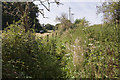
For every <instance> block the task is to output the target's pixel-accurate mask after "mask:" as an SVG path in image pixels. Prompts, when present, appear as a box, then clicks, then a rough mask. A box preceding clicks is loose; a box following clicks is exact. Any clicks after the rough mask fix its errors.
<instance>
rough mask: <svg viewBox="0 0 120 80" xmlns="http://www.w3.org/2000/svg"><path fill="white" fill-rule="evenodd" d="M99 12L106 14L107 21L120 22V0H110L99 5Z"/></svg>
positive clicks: (105, 19)
mask: <svg viewBox="0 0 120 80" xmlns="http://www.w3.org/2000/svg"><path fill="white" fill-rule="evenodd" d="M97 9H98V10H97V13H98V14H100V13H103V14H104V21H105V22H109V23H110V22H117V23H119V22H120V1H119V0H116V1H114V0H108V1H106V2H103V3H102V4H101V5H100V6H97Z"/></svg>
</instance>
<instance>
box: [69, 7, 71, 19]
mask: <svg viewBox="0 0 120 80" xmlns="http://www.w3.org/2000/svg"><path fill="white" fill-rule="evenodd" d="M69 20H70V21H71V7H69Z"/></svg>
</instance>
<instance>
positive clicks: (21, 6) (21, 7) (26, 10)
mask: <svg viewBox="0 0 120 80" xmlns="http://www.w3.org/2000/svg"><path fill="white" fill-rule="evenodd" d="M33 1H36V0H33ZM38 1H39V2H40V4H39V5H42V6H43V7H44V8H45V9H47V10H48V11H50V4H51V3H56V4H57V5H60V2H59V1H57V0H54V2H50V0H45V1H42V0H38ZM44 2H47V4H48V7H47V6H46V5H45V4H44ZM5 4H7V6H9V7H6V6H4V7H5V9H8V10H5V11H6V13H9V14H10V15H12V16H16V15H17V17H18V18H19V19H20V20H21V21H22V23H23V26H24V28H25V31H26V32H27V31H28V30H29V29H30V25H31V24H30V17H29V15H30V14H31V12H30V11H31V10H35V9H36V10H37V12H40V13H41V14H42V15H43V17H45V16H44V9H37V8H38V7H37V6H35V5H34V4H33V2H31V4H32V5H31V4H30V2H24V3H20V2H13V3H11V4H10V3H7V2H5ZM33 5H34V6H33ZM11 6H14V8H13V7H11ZM35 15H36V14H35ZM32 20H33V19H32Z"/></svg>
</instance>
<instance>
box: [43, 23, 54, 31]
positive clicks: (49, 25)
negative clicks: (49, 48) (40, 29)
mask: <svg viewBox="0 0 120 80" xmlns="http://www.w3.org/2000/svg"><path fill="white" fill-rule="evenodd" d="M45 29H47V30H55V26H53V25H51V24H46V25H45Z"/></svg>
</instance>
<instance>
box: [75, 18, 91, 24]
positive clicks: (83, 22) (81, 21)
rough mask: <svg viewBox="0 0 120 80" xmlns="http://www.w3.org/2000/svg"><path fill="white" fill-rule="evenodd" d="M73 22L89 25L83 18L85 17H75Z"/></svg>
mask: <svg viewBox="0 0 120 80" xmlns="http://www.w3.org/2000/svg"><path fill="white" fill-rule="evenodd" d="M74 24H82V25H84V26H88V25H89V21H87V20H86V19H85V17H84V18H82V19H76V20H75V23H74Z"/></svg>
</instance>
